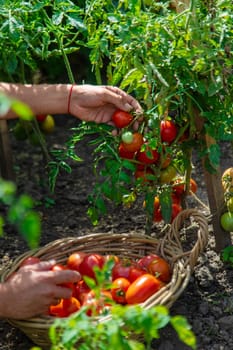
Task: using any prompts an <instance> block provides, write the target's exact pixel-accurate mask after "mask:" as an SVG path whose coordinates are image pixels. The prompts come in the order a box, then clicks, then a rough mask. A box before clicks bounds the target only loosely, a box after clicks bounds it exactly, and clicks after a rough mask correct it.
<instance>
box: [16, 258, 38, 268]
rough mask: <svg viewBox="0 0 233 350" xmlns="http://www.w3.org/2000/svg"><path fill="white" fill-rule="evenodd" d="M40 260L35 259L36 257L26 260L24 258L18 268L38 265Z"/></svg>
mask: <svg viewBox="0 0 233 350" xmlns="http://www.w3.org/2000/svg"><path fill="white" fill-rule="evenodd" d="M40 261H41V260H40V258H38V257H36V256H29V257H28V258H25V259H24V260H23V261H22V262H21V264H20V267H22V266H26V265H34V264H38V263H39V262H40Z"/></svg>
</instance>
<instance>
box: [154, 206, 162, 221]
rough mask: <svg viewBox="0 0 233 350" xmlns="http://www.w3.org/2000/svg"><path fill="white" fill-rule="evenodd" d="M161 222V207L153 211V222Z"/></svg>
mask: <svg viewBox="0 0 233 350" xmlns="http://www.w3.org/2000/svg"><path fill="white" fill-rule="evenodd" d="M162 220H163V216H162V211H161V207H159V208H158V209H154V213H153V221H154V222H160V221H162Z"/></svg>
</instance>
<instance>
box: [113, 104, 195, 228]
mask: <svg viewBox="0 0 233 350" xmlns="http://www.w3.org/2000/svg"><path fill="white" fill-rule="evenodd" d="M112 121H113V123H114V125H115V126H116V127H117V128H118V129H119V130H120V131H121V142H120V144H119V147H118V152H119V156H120V157H121V158H124V159H128V160H131V161H133V162H134V164H136V170H135V173H134V176H135V178H136V179H141V181H142V182H143V183H148V182H150V181H151V176H152V177H153V176H155V177H158V183H159V184H160V185H163V184H170V185H171V187H172V195H171V200H172V214H171V221H172V220H173V219H174V218H175V217H176V216H177V215H178V214H179V212H180V211H181V210H182V206H181V201H182V197H183V196H184V194H186V195H189V194H192V193H195V192H196V191H197V183H196V182H195V180H194V179H190V183H189V184H188V186H187V184H186V182H185V179H184V177H182V176H179V175H178V174H177V170H176V168H175V167H174V166H173V164H172V159H171V156H170V155H169V154H166V152H165V153H164V154H165V156H164V154H161V153H159V151H158V149H154V148H152V147H151V146H150V144H149V142H148V141H146V140H145V139H144V137H143V134H142V133H140V132H133V131H131V130H130V131H129V128H130V127H131V124H132V123H133V122H134V120H133V116H132V115H131V114H130V113H127V112H124V111H121V110H117V111H116V112H115V113H114V114H113V116H112ZM130 129H131V128H130ZM177 138H178V127H177V125H176V124H175V122H174V121H173V120H172V119H168V118H167V119H164V120H161V122H160V139H161V143H162V145H163V146H164V147H166V145H168V146H170V145H171V144H172V143H173V142H174V141H175V140H176V139H177ZM179 141H181V140H180V139H179ZM153 218H154V221H155V222H160V221H162V219H163V218H162V212H161V205H160V201H159V198H158V197H155V199H154V217H153Z"/></svg>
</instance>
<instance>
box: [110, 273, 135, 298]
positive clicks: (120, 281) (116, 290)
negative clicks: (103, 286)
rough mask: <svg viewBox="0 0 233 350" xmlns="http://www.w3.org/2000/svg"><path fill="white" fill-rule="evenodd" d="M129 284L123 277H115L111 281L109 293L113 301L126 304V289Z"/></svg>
mask: <svg viewBox="0 0 233 350" xmlns="http://www.w3.org/2000/svg"><path fill="white" fill-rule="evenodd" d="M129 286H130V281H129V280H128V279H127V278H125V277H119V278H116V279H115V280H114V281H113V282H112V287H111V294H112V298H113V300H114V301H116V302H117V303H119V304H126V297H125V294H126V291H127V289H128V288H129Z"/></svg>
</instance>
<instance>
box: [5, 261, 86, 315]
mask: <svg viewBox="0 0 233 350" xmlns="http://www.w3.org/2000/svg"><path fill="white" fill-rule="evenodd" d="M54 264H55V261H48V262H45V261H43V262H39V263H37V264H33V265H27V266H23V267H21V268H20V269H19V270H18V271H17V272H16V273H13V274H12V275H11V277H10V278H9V279H8V280H7V281H6V282H5V283H1V284H0V317H1V318H12V319H27V318H31V317H35V316H39V315H41V314H46V313H47V312H48V309H49V306H50V305H51V304H52V305H55V304H57V303H58V302H59V300H60V299H61V298H69V297H71V294H72V290H71V289H70V288H66V287H64V286H61V284H64V283H69V282H78V281H79V280H80V277H81V276H80V274H79V273H78V272H76V271H71V270H62V271H51V268H52V267H53V266H54Z"/></svg>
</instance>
